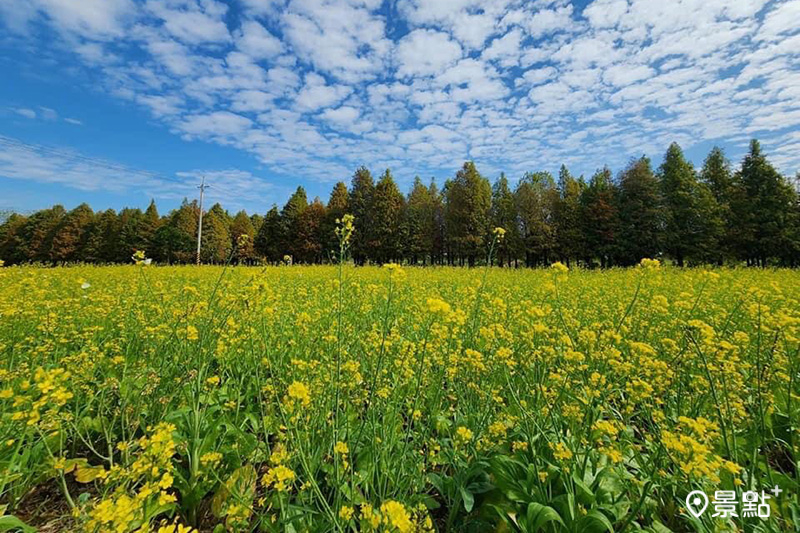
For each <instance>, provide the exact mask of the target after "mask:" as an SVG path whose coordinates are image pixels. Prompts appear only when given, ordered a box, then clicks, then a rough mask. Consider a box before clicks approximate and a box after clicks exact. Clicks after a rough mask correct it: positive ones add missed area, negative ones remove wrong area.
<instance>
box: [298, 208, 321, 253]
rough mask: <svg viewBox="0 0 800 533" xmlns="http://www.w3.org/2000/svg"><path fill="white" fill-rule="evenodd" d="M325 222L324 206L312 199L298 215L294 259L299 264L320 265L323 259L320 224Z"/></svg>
mask: <svg viewBox="0 0 800 533" xmlns="http://www.w3.org/2000/svg"><path fill="white" fill-rule="evenodd" d="M324 221H325V204H323V203H322V202H321V201H320V199H319V198H314V201H313V202H311V203H310V204H309V205H308V207H306V208H305V209H304V210H303V212H302V213H301V214H300V219H299V221H298V228H297V243H296V248H295V254H296V255H295V258H296V260H297V261H299V262H301V263H308V264H311V263H320V262H322V258H323V250H322V239H323V235H322V224H323V222H324Z"/></svg>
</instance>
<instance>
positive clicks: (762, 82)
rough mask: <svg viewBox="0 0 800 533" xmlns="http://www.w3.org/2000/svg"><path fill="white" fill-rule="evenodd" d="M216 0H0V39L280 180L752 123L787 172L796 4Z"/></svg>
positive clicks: (603, 147)
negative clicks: (38, 53) (245, 157)
mask: <svg viewBox="0 0 800 533" xmlns="http://www.w3.org/2000/svg"><path fill="white" fill-rule="evenodd" d="M226 4H227V3H223V2H221V1H219V0H145V2H144V3H142V2H136V3H133V2H129V1H128V0H109V1H108V3H102V4H100V3H98V2H97V1H96V0H91V1H89V2H87V3H85V4H84V3H82V2H68V1H67V0H31V1H30V2H17V3H10V2H8V0H5V1H4V0H0V16H2V17H3V20H4V22H5V24H6V25H11V24H13V23H15V22H17V21H23V23H22V24H23V26H22V27H25V26H24V24H25V23H27V22H35V23H36V24H37V25H36V26H34V25H32V24H31V25H30V26H28V27H29V29H33V28H36V29H37V31H36V32H33V31H30V32H29V33H28V34H27V35H17V36H11V37H9V38H10V39H15V40H16V41H15V42H17V43H18V44H20V49H36V47H42V48H43V49H44V50H46V51H53V50H58V51H59V53H62V52H63V50H62V48H69V49H71V50H72V51H73V52H74V54H75V55H74V56H73V57H74V60H75V61H76V62H77V63H75V64H70V65H68V67H66V68H69V69H71V74H74V73H80V74H81V75H82V74H84V73H86V74H91V75H87V76H85V79H91V80H92V83H93V84H94V83H95V82H97V83H96V86H97V87H98V88H100V89H101V90H105V91H107V93H108V94H110V95H112V96H113V97H117V98H123V99H125V100H126V101H128V102H131V103H132V104H134V105H137V106H139V107H140V108H143V109H146V110H147V111H148V112H150V113H151V114H152V116H153V117H154V120H155V121H157V122H159V123H161V124H163V125H165V126H166V127H168V128H170V129H171V131H173V132H175V133H176V134H179V135H184V136H186V137H188V138H192V139H200V140H203V141H206V142H212V143H217V144H223V145H225V146H231V147H235V148H237V149H240V150H243V151H246V152H248V153H250V154H252V155H253V156H254V157H255V158H256V159H257V160H258V161H259V162H261V163H262V164H264V165H265V167H266V168H267V169H268V170H269V171H270V172H283V173H286V174H287V175H291V176H297V175H302V176H308V177H309V179H319V180H327V179H337V178H341V177H342V175H343V174H346V173H349V172H351V171H352V168H350V167H352V166H356V165H358V164H369V165H387V164H392V165H397V166H398V167H399V168H407V169H413V170H412V171H413V172H419V173H420V174H427V173H439V172H444V171H446V172H450V171H451V170H452V168H451V167H452V166H453V164H454V163H453V162H454V161H458V160H459V159H462V158H466V157H473V158H476V159H477V160H478V163H479V164H480V165H481V167H482V168H485V169H488V170H491V171H494V170H499V169H504V170H507V171H508V172H509V173H510V174H511V173H515V172H522V171H525V170H531V169H532V167H535V166H540V165H545V166H548V168H550V169H554V168H557V167H558V165H559V164H560V163H561V162H568V163H570V164H574V165H578V166H579V167H581V169H582V170H587V167H588V171H591V170H592V169H593V168H595V167H596V166H597V165H600V164H604V163H608V164H611V165H621V164H624V163H625V161H626V160H627V158H628V157H629V156H630V155H632V154H640V153H643V152H644V153H648V154H649V155H651V156H654V157H656V158H658V157H660V156H661V153H660V152H661V151H663V149H664V148H665V147H666V145H667V144H668V143H669V142H670V141H671V140H677V141H680V142H683V143H686V144H688V145H687V146H684V148H687V149H689V148H691V145H692V143H699V142H701V141H714V142H721V143H723V144H726V143H727V145H728V146H730V147H732V149H733V150H739V149H741V147H745V145H746V143H742V142H741V140H742V137H743V136H747V135H751V134H756V133H759V132H770V135H774V139H773V140H771V143H772V144H771V146H774V148H775V150H776V153H779V154H780V158H781V162H782V163H781V164H783V165H795V167H800V155H795V156H792V155H791V154H792V152H791V150H787V149H786V148H785V146H792V144H791V142H789V141H788V140H787V141H785V142H784V141H782V140H781V139H782V138H783V137H782V135H783V134H784V133H785V132H786V131H792V130H796V129H797V128H798V127H800V117H798V115H797V106H796V102H797V101H798V98H800V89H798V87H800V80H798V76H799V75H800V67H799V66H798V65H800V62H798V59H800V57H798V56H800V52H798V50H800V32H798V29H797V27H796V25H794V24H793V22H794V20H795V19H797V18H798V17H799V16H800V12H799V11H798V10H800V7H798V6H800V0H769V1H767V0H737V1H735V2H732V1H728V0H675V2H654V1H652V0H593V1H590V2H589V3H588V5H587V6H586V7H585V9H582V10H581V8H579V7H573V6H574V5H575V4H574V3H573V2H570V1H568V0H532V1H527V2H526V1H521V0H398V1H397V2H396V3H386V2H382V1H381V0H264V1H262V0H240V7H241V9H239V8H237V9H230V10H229V9H228V7H227V5H226ZM390 4H391V5H390ZM86 6H92V7H93V8H94V9H95V10H96V11H97V12H96V13H95V12H91V13H90V12H89V9H88V8H87V7H86ZM42 24H43V25H45V26H49V27H50V28H52V29H53V30H55V31H57V32H58V34H57V35H56V37H55V39H56V40H57V42H58V44H57V45H54V46H51V47H48V46H49V45H46V44H44V42H43V40H42V39H43V36H47V37H52V36H51V35H48V34H47V30H43V31H39V29H40V26H41V25H42ZM229 28H230V30H232V33H231V32H230V31H229ZM51 31H52V30H51ZM40 34H41V35H40ZM57 47H60V48H57ZM54 57H55V54H54ZM65 63H66V61H65ZM81 69H84V70H81ZM15 106H16V107H15V108H12V107H7V108H6V111H5V112H6V114H7V115H15V116H29V117H30V118H36V119H46V115H47V113H46V112H45V110H44V109H40V107H39V105H38V102H35V101H34V102H29V101H25V100H22V101H19V102H15ZM19 110H27V111H19ZM20 112H21V113H22V114H19V113H20ZM657 117H658V118H657ZM663 117H668V119H664V118H663ZM88 118H89V117H87V120H88ZM64 120H65V121H66V122H70V121H69V120H68V119H64ZM545 140H546V141H545ZM793 142H794V143H795V144H796V142H797V141H796V140H794V141H793ZM662 145H663V146H662ZM653 151H655V153H653ZM532 153H535V154H536V160H535V161H534V160H533V159H532V157H531V154H532ZM733 155H734V156H735V155H737V154H733ZM488 170H487V171H488Z"/></svg>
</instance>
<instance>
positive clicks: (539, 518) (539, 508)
mask: <svg viewBox="0 0 800 533" xmlns="http://www.w3.org/2000/svg"><path fill="white" fill-rule="evenodd" d="M525 519H526V522H527V524H528V531H531V532H536V531H539V530H540V529H542V527H544V525H545V524H547V523H548V522H556V523H558V524H561V525H562V526H563V525H564V521H563V520H562V519H561V516H560V515H559V514H558V513H557V512H556V510H555V509H553V508H552V507H549V506H547V505H542V504H541V503H536V502H534V503H530V504H528V511H527V512H526V513H525Z"/></svg>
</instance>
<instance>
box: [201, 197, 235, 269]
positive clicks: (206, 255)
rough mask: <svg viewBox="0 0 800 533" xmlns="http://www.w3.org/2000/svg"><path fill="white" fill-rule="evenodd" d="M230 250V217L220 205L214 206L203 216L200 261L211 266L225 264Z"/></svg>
mask: <svg viewBox="0 0 800 533" xmlns="http://www.w3.org/2000/svg"><path fill="white" fill-rule="evenodd" d="M231 249H232V243H231V234H230V217H229V216H228V213H227V212H226V211H225V210H224V209H223V208H222V206H221V205H220V204H218V203H217V204H214V205H213V206H212V207H211V209H209V210H208V213H206V214H205V215H204V216H203V235H202V242H201V248H200V260H201V261H202V262H204V263H212V264H222V263H226V262H227V261H228V258H229V257H230V254H231Z"/></svg>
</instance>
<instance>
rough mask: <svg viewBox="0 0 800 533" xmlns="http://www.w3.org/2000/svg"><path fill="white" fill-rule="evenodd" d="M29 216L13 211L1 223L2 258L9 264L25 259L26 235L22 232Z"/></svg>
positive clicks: (0, 256)
mask: <svg viewBox="0 0 800 533" xmlns="http://www.w3.org/2000/svg"><path fill="white" fill-rule="evenodd" d="M26 222H27V217H25V216H24V215H20V214H18V213H12V214H11V215H9V216H8V218H6V219H5V221H4V222H3V224H2V225H0V259H2V260H3V261H5V262H6V263H7V264H9V265H12V264H17V263H21V262H23V261H25V257H24V256H23V255H22V253H23V247H24V240H23V239H24V236H23V234H22V231H23V228H24V227H25V223H26Z"/></svg>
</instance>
